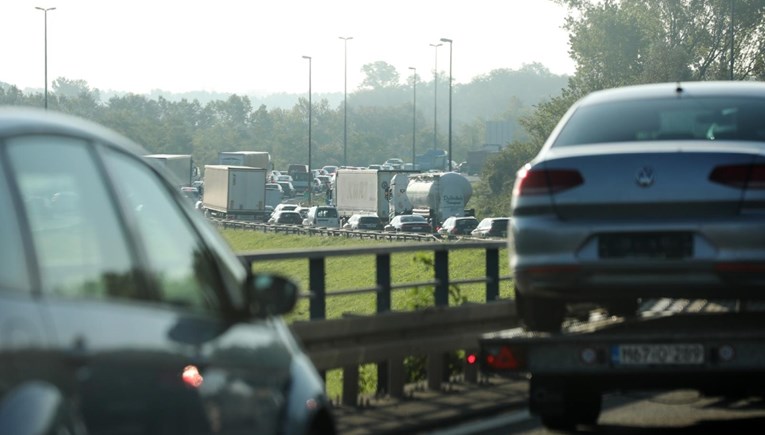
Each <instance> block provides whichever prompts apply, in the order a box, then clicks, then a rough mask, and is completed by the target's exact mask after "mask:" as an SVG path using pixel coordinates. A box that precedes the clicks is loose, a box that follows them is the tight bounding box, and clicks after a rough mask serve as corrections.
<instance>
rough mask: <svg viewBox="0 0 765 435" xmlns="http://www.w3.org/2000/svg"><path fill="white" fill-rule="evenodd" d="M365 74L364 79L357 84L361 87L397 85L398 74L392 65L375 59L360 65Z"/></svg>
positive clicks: (390, 86) (378, 87) (391, 86)
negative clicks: (372, 61)
mask: <svg viewBox="0 0 765 435" xmlns="http://www.w3.org/2000/svg"><path fill="white" fill-rule="evenodd" d="M361 72H363V73H364V74H365V76H366V77H364V80H363V81H362V82H361V85H360V86H359V87H360V88H361V89H382V88H395V87H398V86H399V79H400V76H399V74H398V71H396V67H394V66H393V65H391V64H389V63H387V62H383V61H377V62H374V63H368V64H366V65H364V66H362V67H361Z"/></svg>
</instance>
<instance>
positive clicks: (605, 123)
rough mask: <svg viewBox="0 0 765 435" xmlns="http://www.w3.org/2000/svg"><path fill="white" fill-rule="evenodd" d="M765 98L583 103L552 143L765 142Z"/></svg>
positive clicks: (686, 98)
mask: <svg viewBox="0 0 765 435" xmlns="http://www.w3.org/2000/svg"><path fill="white" fill-rule="evenodd" d="M763 120H765V101H763V100H762V99H755V98H723V97H717V98H711V97H710V98H692V97H685V98H681V99H677V98H672V99H645V100H637V101H618V102H605V103H601V104H592V105H584V106H581V107H579V108H578V109H576V111H575V112H574V113H573V114H572V116H571V117H570V118H569V120H568V121H567V123H566V125H565V126H564V127H563V128H562V129H561V131H560V133H559V134H558V137H557V138H556V139H555V142H554V143H553V147H562V146H572V145H583V144H598V143H612V142H631V141H659V140H669V141H673V140H688V139H696V140H740V141H765V122H763Z"/></svg>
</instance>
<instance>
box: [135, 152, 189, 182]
mask: <svg viewBox="0 0 765 435" xmlns="http://www.w3.org/2000/svg"><path fill="white" fill-rule="evenodd" d="M144 157H146V158H148V159H152V160H154V161H156V162H157V163H159V164H160V165H161V166H163V167H164V168H166V169H167V171H168V173H169V174H170V178H171V179H173V180H174V184H176V186H177V187H188V186H191V183H192V182H193V181H194V175H195V172H196V171H195V168H194V161H193V159H192V158H191V154H148V155H145V156H144Z"/></svg>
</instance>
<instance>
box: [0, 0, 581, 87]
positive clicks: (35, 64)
mask: <svg viewBox="0 0 765 435" xmlns="http://www.w3.org/2000/svg"><path fill="white" fill-rule="evenodd" d="M35 6H39V7H43V8H48V7H55V8H56V10H53V11H49V12H48V14H47V15H48V24H47V31H48V80H49V83H50V82H52V81H53V80H54V79H56V78H58V77H66V78H67V79H71V80H85V81H86V82H88V84H89V85H90V86H91V87H92V88H98V89H101V90H115V91H129V92H136V93H146V92H150V91H151V90H154V89H160V90H164V91H171V92H186V91H202V90H207V91H216V92H231V93H239V94H244V93H249V92H257V93H276V92H289V93H298V92H307V89H308V60H306V59H303V58H302V56H304V55H305V56H311V57H312V58H313V60H312V73H311V76H312V80H311V81H312V89H313V92H337V91H341V92H342V90H343V84H344V81H343V79H344V74H343V73H344V65H343V56H344V42H343V40H341V39H339V37H340V36H351V37H353V39H352V40H349V41H348V42H347V47H348V70H347V71H348V91H349V92H351V91H353V90H354V89H356V87H357V86H358V85H359V83H360V82H361V80H362V79H363V74H362V73H361V72H360V70H361V67H362V66H363V65H364V64H368V63H372V62H376V61H385V62H388V63H390V64H391V65H393V66H394V67H396V69H397V70H398V72H399V74H400V75H401V77H402V81H404V80H405V78H406V77H407V76H409V75H410V74H411V71H410V70H409V69H408V68H409V67H415V68H417V73H418V75H420V76H421V77H422V78H423V79H424V80H431V78H432V74H433V68H434V66H435V62H436V49H434V48H433V47H431V46H430V45H429V44H435V43H438V42H439V39H440V38H448V39H452V40H453V41H454V42H453V52H452V55H453V62H452V74H453V77H454V79H455V81H456V82H457V83H467V82H469V81H470V80H471V79H473V78H474V77H475V76H477V75H481V74H486V73H488V72H490V71H491V70H493V69H498V68H511V69H518V68H520V67H521V66H522V65H524V64H528V63H532V62H539V63H541V64H543V65H545V66H546V67H547V68H549V69H550V71H551V72H553V73H556V74H572V73H573V72H574V64H573V62H572V61H571V59H570V58H569V56H568V35H567V34H566V33H565V32H564V31H563V30H562V29H561V25H562V24H563V20H564V17H565V12H566V11H565V9H564V8H563V7H561V6H559V5H556V4H555V3H552V2H551V1H548V0H459V1H457V0H385V1H383V0H376V1H370V0H216V1H210V0H207V1H201V0H185V1H181V0H31V1H30V0H2V1H0V46H1V47H2V51H0V53H2V55H1V58H2V64H0V81H2V82H6V83H9V84H13V85H16V86H18V87H19V88H21V89H25V88H36V89H42V88H43V86H44V83H45V80H44V73H45V44H44V40H45V38H44V35H45V14H44V13H43V12H42V11H40V10H37V9H35ZM437 61H438V69H439V71H442V72H444V73H446V74H448V71H449V44H448V43H444V45H443V46H441V47H440V48H438V49H437Z"/></svg>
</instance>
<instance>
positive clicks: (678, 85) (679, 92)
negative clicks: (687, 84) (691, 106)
mask: <svg viewBox="0 0 765 435" xmlns="http://www.w3.org/2000/svg"><path fill="white" fill-rule="evenodd" d="M675 92H677V93H678V94H682V93H683V85H681V84H680V82H677V85H676V87H675Z"/></svg>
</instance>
